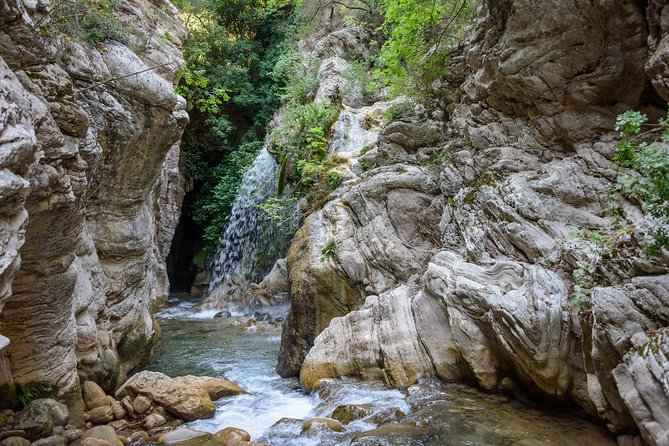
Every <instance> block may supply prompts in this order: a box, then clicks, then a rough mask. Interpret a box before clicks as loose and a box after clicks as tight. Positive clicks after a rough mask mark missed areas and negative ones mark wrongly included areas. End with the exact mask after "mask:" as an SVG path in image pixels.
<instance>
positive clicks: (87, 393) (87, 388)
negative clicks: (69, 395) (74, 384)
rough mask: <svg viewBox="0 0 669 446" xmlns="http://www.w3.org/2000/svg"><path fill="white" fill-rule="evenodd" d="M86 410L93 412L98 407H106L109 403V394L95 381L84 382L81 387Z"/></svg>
mask: <svg viewBox="0 0 669 446" xmlns="http://www.w3.org/2000/svg"><path fill="white" fill-rule="evenodd" d="M81 390H82V393H83V397H84V404H86V409H88V410H92V409H95V408H96V407H101V406H106V405H107V403H108V400H107V394H106V393H105V391H104V390H102V388H101V387H100V386H99V385H98V384H97V383H95V382H94V381H84V384H83V385H82V386H81Z"/></svg>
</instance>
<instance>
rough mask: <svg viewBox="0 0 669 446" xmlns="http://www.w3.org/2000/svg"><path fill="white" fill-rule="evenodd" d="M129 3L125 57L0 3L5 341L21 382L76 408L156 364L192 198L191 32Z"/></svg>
mask: <svg viewBox="0 0 669 446" xmlns="http://www.w3.org/2000/svg"><path fill="white" fill-rule="evenodd" d="M121 3H122V8H121V9H122V11H123V14H124V15H123V16H122V17H121V18H122V20H124V21H125V22H127V23H129V24H131V26H130V28H132V32H129V33H128V36H127V38H128V46H125V45H122V44H120V43H117V42H114V41H104V42H100V43H99V44H98V45H97V46H96V47H95V48H92V47H89V46H88V45H86V44H84V43H81V42H77V41H76V40H73V39H70V38H61V36H49V37H44V36H43V34H42V29H43V27H41V26H36V24H40V25H44V24H46V23H48V18H45V20H41V19H42V18H43V17H45V15H46V14H48V8H50V7H52V6H53V5H49V2H21V1H17V0H3V1H1V2H0V11H2V13H1V14H0V29H1V31H0V154H1V155H0V202H1V204H0V310H1V313H0V332H1V333H2V334H3V335H5V336H7V337H8V338H9V339H10V341H11V343H10V345H9V347H8V348H7V349H6V355H7V358H8V360H9V364H10V367H11V372H12V375H13V378H14V379H17V380H20V381H22V382H32V381H40V380H48V381H49V382H51V383H52V384H53V385H54V386H55V388H57V389H59V390H60V394H61V396H62V397H64V398H65V399H68V400H72V399H77V398H79V397H78V396H77V395H79V392H78V391H76V388H77V387H78V375H79V376H81V377H83V378H84V379H90V380H94V381H96V382H98V383H99V384H101V385H102V386H103V387H104V388H106V389H111V388H114V387H115V386H116V385H117V384H118V383H120V382H123V380H124V376H125V374H126V372H127V371H128V370H130V369H132V368H134V367H136V366H138V365H139V364H141V363H142V361H145V360H146V359H147V357H148V353H149V352H150V351H151V348H152V345H153V342H154V338H155V336H156V329H157V327H156V323H155V321H154V319H153V316H152V312H151V306H152V305H153V304H154V303H156V302H158V301H160V300H161V299H164V298H165V297H166V292H167V288H168V284H167V277H166V275H165V273H164V271H165V268H164V259H165V257H166V253H167V250H168V249H169V244H170V243H171V241H170V240H171V235H172V233H173V231H174V228H175V226H176V219H177V218H178V211H179V201H180V197H181V194H183V184H182V182H181V179H180V175H177V174H175V172H177V170H178V163H179V161H178V157H179V149H178V146H176V145H175V144H176V143H177V142H178V140H179V139H180V137H181V133H182V131H183V128H184V126H185V124H186V123H187V121H188V115H187V113H186V111H185V102H184V100H183V99H182V98H180V97H179V96H177V95H175V93H174V92H173V86H172V82H173V80H174V78H175V73H176V71H177V69H178V68H179V66H180V65H181V63H182V62H183V59H182V55H181V51H180V47H179V45H180V40H179V39H180V38H182V37H183V36H184V35H185V30H184V28H183V26H182V25H181V24H180V19H179V18H178V17H177V15H176V9H175V8H174V7H173V6H172V5H171V4H170V3H169V2H161V3H160V5H159V6H158V4H157V3H155V2H149V1H139V2H135V1H133V2H129V1H128V2H126V1H124V2H121ZM167 31H169V33H168V32H167ZM166 35H170V36H173V37H172V38H169V39H168V38H167V37H165V36H166ZM149 36H152V37H151V38H149ZM129 47H133V48H142V47H143V48H144V50H143V51H142V52H141V55H139V56H138V55H137V54H135V53H134V52H133V51H131V50H130V49H129ZM157 66H158V67H159V68H156V69H150V68H153V67H157ZM133 73H137V74H133ZM131 74H132V75H131ZM112 79H114V80H112ZM158 207H160V208H161V210H160V211H158V210H157V208H158Z"/></svg>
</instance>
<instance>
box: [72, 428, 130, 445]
mask: <svg viewBox="0 0 669 446" xmlns="http://www.w3.org/2000/svg"><path fill="white" fill-rule="evenodd" d="M86 440H89V441H90V440H101V441H105V442H107V443H109V444H110V445H111V446H123V443H122V442H121V440H119V439H118V436H117V435H116V430H114V428H112V427H111V426H96V427H93V428H91V429H89V430H87V431H86V432H84V434H83V435H82V436H81V442H82V445H83V444H84V442H85V441H86ZM91 446H93V445H91Z"/></svg>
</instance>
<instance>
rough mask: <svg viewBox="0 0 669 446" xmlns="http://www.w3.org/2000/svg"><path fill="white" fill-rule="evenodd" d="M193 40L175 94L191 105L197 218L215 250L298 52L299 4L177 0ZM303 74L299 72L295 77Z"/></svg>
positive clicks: (189, 154) (190, 162)
mask: <svg viewBox="0 0 669 446" xmlns="http://www.w3.org/2000/svg"><path fill="white" fill-rule="evenodd" d="M175 4H176V5H177V6H178V7H179V9H180V10H181V12H182V16H183V17H184V19H185V22H186V25H187V27H188V28H189V36H188V38H187V39H186V41H185V42H184V57H185V64H184V66H183V68H182V70H181V72H180V74H181V76H180V82H179V84H178V86H177V87H176V91H177V93H179V94H181V95H182V96H184V97H185V98H186V100H187V102H188V108H189V114H190V116H191V124H190V125H189V128H188V129H187V137H186V138H184V140H185V144H184V153H185V157H184V158H185V164H186V169H187V172H188V173H189V174H190V175H191V177H192V178H193V179H194V181H195V192H194V194H195V200H194V203H193V206H192V208H191V209H190V212H191V215H192V218H193V220H194V221H195V222H197V223H198V224H199V225H200V226H202V227H204V235H203V238H204V241H205V247H206V251H207V253H208V254H209V255H211V254H213V253H215V251H216V249H217V247H218V240H219V237H220V235H221V233H222V232H223V230H224V229H225V226H226V224H227V219H228V214H229V212H230V210H231V207H232V203H233V201H234V197H235V194H236V192H237V189H238V188H239V185H240V183H241V180H242V178H243V175H244V172H245V171H246V169H248V167H249V166H250V165H251V163H252V161H253V157H254V156H255V154H257V152H258V151H259V150H260V147H261V146H262V142H261V141H262V140H263V139H264V136H265V128H266V126H267V123H268V122H269V121H270V119H271V118H272V116H273V114H274V112H275V110H276V109H277V107H278V106H279V105H280V94H281V92H282V89H283V88H284V87H285V84H286V82H287V81H288V79H289V78H290V76H291V75H292V71H291V69H292V64H291V61H292V60H293V59H294V55H295V54H296V51H295V49H294V47H295V42H294V40H293V39H292V37H293V35H294V28H295V25H294V22H295V17H294V15H293V9H294V8H293V6H294V5H293V4H292V3H291V2H289V1H284V0H178V1H176V2H175ZM295 75H297V74H295Z"/></svg>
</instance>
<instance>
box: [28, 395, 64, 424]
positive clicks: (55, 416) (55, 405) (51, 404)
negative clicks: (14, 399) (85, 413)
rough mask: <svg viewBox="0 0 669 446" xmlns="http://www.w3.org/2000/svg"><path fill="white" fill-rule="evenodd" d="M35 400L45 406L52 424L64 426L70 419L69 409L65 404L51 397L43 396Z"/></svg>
mask: <svg viewBox="0 0 669 446" xmlns="http://www.w3.org/2000/svg"><path fill="white" fill-rule="evenodd" d="M35 401H36V402H37V401H39V404H42V405H44V406H45V407H46V408H47V410H48V411H49V415H50V416H51V420H52V421H53V424H54V426H59V427H64V426H66V425H67V423H68V422H69V420H70V411H69V409H68V408H67V406H66V405H65V404H63V403H61V402H59V401H56V400H54V399H52V398H43V399H39V400H35Z"/></svg>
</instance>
